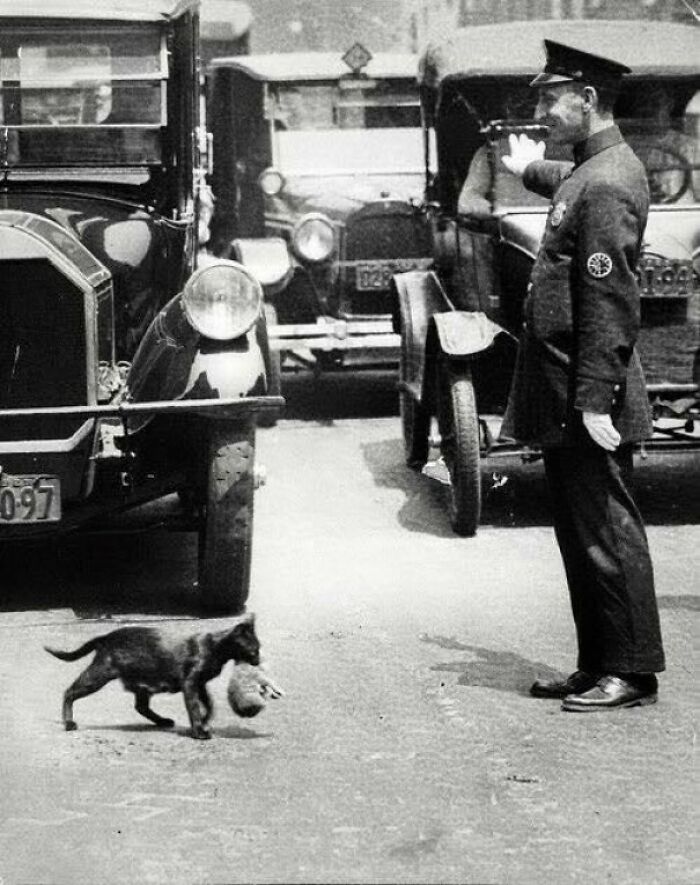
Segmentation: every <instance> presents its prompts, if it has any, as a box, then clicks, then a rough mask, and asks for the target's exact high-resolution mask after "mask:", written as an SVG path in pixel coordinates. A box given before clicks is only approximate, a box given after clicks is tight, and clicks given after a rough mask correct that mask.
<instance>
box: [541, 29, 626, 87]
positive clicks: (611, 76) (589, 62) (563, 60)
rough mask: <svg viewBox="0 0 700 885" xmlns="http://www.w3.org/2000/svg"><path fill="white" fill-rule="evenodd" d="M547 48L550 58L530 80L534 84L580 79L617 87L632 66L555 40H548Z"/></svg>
mask: <svg viewBox="0 0 700 885" xmlns="http://www.w3.org/2000/svg"><path fill="white" fill-rule="evenodd" d="M544 48H545V51H546V53H547V61H546V64H545V66H544V70H543V71H542V72H541V73H540V74H538V75H537V76H536V77H535V79H534V80H533V81H532V82H531V83H530V86H536V87H542V86H549V85H550V84H555V83H567V82H572V81H575V82H578V83H586V84H588V85H589V86H596V87H598V88H599V89H617V88H618V87H619V85H620V83H621V81H622V77H623V76H624V75H625V74H629V73H630V69H629V68H628V67H627V66H626V65H623V64H620V62H617V61H613V60H612V59H610V58H603V57H602V56H600V55H594V54H593V53H592V52H585V51H584V50H583V49H575V48H574V47H573V46H565V45H564V44H563V43H556V42H555V41H554V40H545V41H544Z"/></svg>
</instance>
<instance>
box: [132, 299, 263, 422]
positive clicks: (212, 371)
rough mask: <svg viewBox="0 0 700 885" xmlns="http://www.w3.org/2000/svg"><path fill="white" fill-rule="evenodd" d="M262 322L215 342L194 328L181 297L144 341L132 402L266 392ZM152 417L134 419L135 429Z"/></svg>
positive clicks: (134, 376) (136, 363) (157, 320)
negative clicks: (260, 328)
mask: <svg viewBox="0 0 700 885" xmlns="http://www.w3.org/2000/svg"><path fill="white" fill-rule="evenodd" d="M261 322H262V321H261ZM259 325H260V323H258V325H256V326H253V327H252V328H251V329H249V330H248V332H247V333H246V334H244V335H241V336H240V337H239V338H236V339H235V340H233V341H211V340H209V339H206V338H203V337H202V336H201V335H200V334H199V333H198V332H196V331H195V330H194V329H193V328H192V326H191V325H190V323H189V322H188V320H187V318H186V316H185V311H184V308H183V304H182V297H181V296H180V295H178V296H176V297H175V298H173V299H172V300H171V301H170V302H169V303H168V304H167V305H166V306H165V307H164V308H163V309H162V310H161V311H160V313H159V314H158V315H157V316H156V318H155V320H154V321H153V323H152V324H151V326H150V327H149V329H148V331H147V332H146V334H145V335H144V337H143V339H142V341H141V344H140V346H139V349H138V350H137V352H136V355H135V357H134V361H133V363H132V365H131V369H130V371H129V375H128V377H127V391H128V394H127V398H128V400H129V401H130V402H132V403H142V402H168V401H174V400H181V399H215V398H217V397H224V398H231V397H259V396H264V395H265V394H266V392H267V378H266V371H265V358H264V353H263V348H262V344H261V337H260V334H259V328H258V327H259ZM151 417H152V416H151V415H148V414H144V415H141V414H139V415H136V416H134V417H133V418H130V424H129V427H130V430H131V431H132V432H134V431H137V430H139V429H140V428H141V427H142V426H144V425H145V424H146V423H147V422H148V421H149V420H150V418H151Z"/></svg>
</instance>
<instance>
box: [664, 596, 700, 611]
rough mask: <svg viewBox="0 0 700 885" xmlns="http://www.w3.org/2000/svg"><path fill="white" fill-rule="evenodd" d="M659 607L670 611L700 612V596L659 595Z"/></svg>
mask: <svg viewBox="0 0 700 885" xmlns="http://www.w3.org/2000/svg"><path fill="white" fill-rule="evenodd" d="M656 599H657V602H658V604H659V608H665V609H667V610H668V611H687V612H700V596H690V595H687V596H683V595H681V596H668V595H666V596H657V598H656Z"/></svg>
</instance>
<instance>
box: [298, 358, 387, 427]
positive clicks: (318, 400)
mask: <svg viewBox="0 0 700 885" xmlns="http://www.w3.org/2000/svg"><path fill="white" fill-rule="evenodd" d="M396 380H397V373H396V371H387V370H374V369H372V370H370V369H368V370H356V371H351V372H350V371H346V372H328V373H326V374H324V375H321V376H320V377H318V378H315V377H314V375H313V374H312V373H311V372H308V371H305V372H299V373H294V372H290V373H285V374H284V375H283V377H282V394H283V396H284V398H285V400H286V406H285V409H284V412H283V415H282V417H283V418H284V419H285V420H297V421H316V422H320V423H323V424H332V423H333V421H334V420H337V419H343V418H381V417H387V416H391V415H397V416H398V409H399V405H398V404H399V397H398V393H397V390H396Z"/></svg>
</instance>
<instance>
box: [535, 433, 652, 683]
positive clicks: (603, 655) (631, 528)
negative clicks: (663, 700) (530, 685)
mask: <svg viewBox="0 0 700 885" xmlns="http://www.w3.org/2000/svg"><path fill="white" fill-rule="evenodd" d="M544 466H545V473H546V476H547V483H548V486H549V491H550V496H551V499H552V514H553V520H554V530H555V534H556V538H557V542H558V544H559V549H560V551H561V555H562V559H563V561H564V569H565V571H566V577H567V581H568V585H569V595H570V597H571V607H572V611H573V617H574V623H575V625H576V635H577V639H578V665H577V666H578V669H579V670H584V671H585V672H587V673H593V674H630V673H640V674H642V673H654V672H659V671H661V670H663V669H664V666H665V665H664V652H663V645H662V640H661V630H660V626H659V612H658V608H657V604H656V596H655V592H654V574H653V569H652V563H651V557H650V555H649V547H648V543H647V537H646V532H645V529H644V523H643V522H642V518H641V515H640V513H639V510H638V509H637V506H636V504H635V503H634V501H633V499H632V496H631V494H630V492H629V489H628V484H629V482H630V480H631V474H632V446H629V445H626V446H621V447H620V448H619V449H618V450H617V451H616V452H612V453H611V452H607V451H606V450H605V449H603V448H601V447H600V446H597V445H595V444H588V445H586V444H580V445H573V446H570V447H561V448H550V449H545V451H544Z"/></svg>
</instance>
